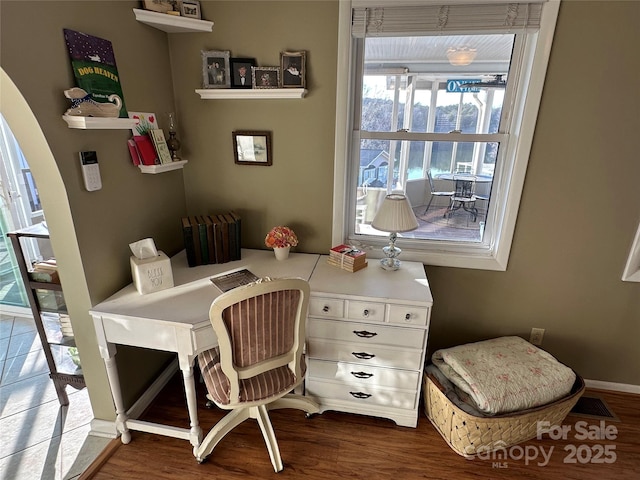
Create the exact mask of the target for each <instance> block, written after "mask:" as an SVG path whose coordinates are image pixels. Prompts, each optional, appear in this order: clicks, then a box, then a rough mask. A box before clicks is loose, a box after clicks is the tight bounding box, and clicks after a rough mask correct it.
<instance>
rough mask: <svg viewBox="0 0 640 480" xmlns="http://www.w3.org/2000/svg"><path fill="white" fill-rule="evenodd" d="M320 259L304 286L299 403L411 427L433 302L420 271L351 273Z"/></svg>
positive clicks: (374, 266)
mask: <svg viewBox="0 0 640 480" xmlns="http://www.w3.org/2000/svg"><path fill="white" fill-rule="evenodd" d="M327 258H328V257H326V256H323V257H320V260H319V261H318V264H317V266H316V268H315V269H314V271H313V275H312V276H311V279H310V284H311V300H310V302H309V319H308V323H307V358H308V361H309V367H308V370H307V378H306V383H305V389H306V390H305V393H306V395H309V396H312V397H314V399H316V400H317V401H318V402H319V403H320V409H321V412H324V411H326V410H337V411H342V412H350V413H358V414H363V415H371V416H376V417H384V418H390V419H392V420H394V421H395V422H396V423H397V424H398V425H402V426H407V427H415V426H416V425H417V422H418V412H419V410H418V405H419V401H420V388H421V381H420V379H421V378H422V372H423V367H424V363H425V355H426V346H427V339H428V336H429V320H430V316H431V307H432V305H433V298H432V296H431V291H430V290H429V284H428V282H427V278H426V275H425V272H424V266H423V265H422V264H421V263H415V262H402V266H401V267H400V269H399V270H396V271H386V270H383V269H382V268H380V267H379V266H378V262H377V261H376V260H372V261H370V262H369V266H368V267H367V268H365V269H363V270H360V271H358V272H355V273H350V272H346V271H343V270H340V269H339V268H336V267H334V266H331V265H329V264H327Z"/></svg>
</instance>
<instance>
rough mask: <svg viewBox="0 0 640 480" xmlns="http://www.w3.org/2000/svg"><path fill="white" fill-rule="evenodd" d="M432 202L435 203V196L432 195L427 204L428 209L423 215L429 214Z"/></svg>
mask: <svg viewBox="0 0 640 480" xmlns="http://www.w3.org/2000/svg"><path fill="white" fill-rule="evenodd" d="M431 202H433V195H431V198H429V203H427V208H425V209H424V213H423V215H426V214H427V212H428V211H429V207H430V206H431Z"/></svg>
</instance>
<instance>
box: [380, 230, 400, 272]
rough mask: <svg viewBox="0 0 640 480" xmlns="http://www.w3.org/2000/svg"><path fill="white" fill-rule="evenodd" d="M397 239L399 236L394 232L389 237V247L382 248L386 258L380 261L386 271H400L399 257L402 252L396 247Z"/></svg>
mask: <svg viewBox="0 0 640 480" xmlns="http://www.w3.org/2000/svg"><path fill="white" fill-rule="evenodd" d="M396 238H397V234H396V233H395V232H392V233H391V235H389V245H387V246H386V247H383V248H382V252H383V253H384V254H385V258H383V259H381V260H380V266H381V267H382V268H384V269H385V270H398V269H399V268H400V260H398V255H400V254H401V253H402V250H400V249H399V248H398V247H396Z"/></svg>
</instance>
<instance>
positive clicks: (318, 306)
mask: <svg viewBox="0 0 640 480" xmlns="http://www.w3.org/2000/svg"><path fill="white" fill-rule="evenodd" d="M309 315H311V316H317V317H329V318H343V317H344V300H340V299H335V298H320V297H318V298H311V299H310V300H309Z"/></svg>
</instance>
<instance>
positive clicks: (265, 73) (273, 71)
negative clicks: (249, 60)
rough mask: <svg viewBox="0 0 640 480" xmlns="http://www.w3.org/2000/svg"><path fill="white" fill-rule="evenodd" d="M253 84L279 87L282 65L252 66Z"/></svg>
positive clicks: (258, 86) (261, 86) (259, 86)
mask: <svg viewBox="0 0 640 480" xmlns="http://www.w3.org/2000/svg"><path fill="white" fill-rule="evenodd" d="M251 84H252V85H253V88H278V87H279V86H280V67H252V68H251Z"/></svg>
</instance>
